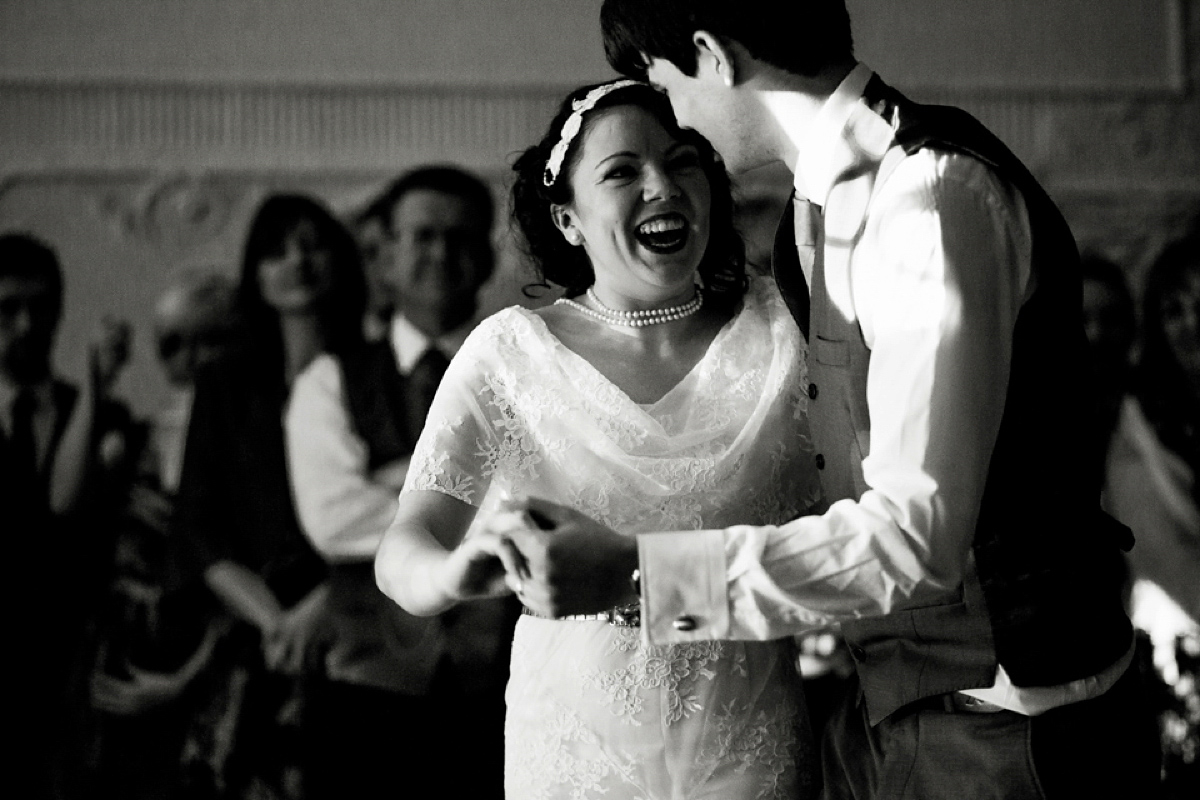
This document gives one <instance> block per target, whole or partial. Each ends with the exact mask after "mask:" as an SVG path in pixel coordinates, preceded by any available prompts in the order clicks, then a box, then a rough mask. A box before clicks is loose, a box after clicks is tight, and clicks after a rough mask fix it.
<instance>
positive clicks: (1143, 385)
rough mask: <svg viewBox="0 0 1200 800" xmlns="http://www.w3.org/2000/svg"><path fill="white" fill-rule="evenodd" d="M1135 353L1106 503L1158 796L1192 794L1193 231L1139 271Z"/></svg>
mask: <svg viewBox="0 0 1200 800" xmlns="http://www.w3.org/2000/svg"><path fill="white" fill-rule="evenodd" d="M1142 309H1143V316H1142V345H1141V357H1140V360H1139V363H1138V366H1137V369H1136V371H1135V374H1134V380H1133V393H1132V395H1131V396H1130V397H1128V398H1127V399H1126V400H1125V402H1124V404H1123V405H1122V407H1121V410H1120V420H1119V423H1118V427H1117V431H1116V434H1115V435H1114V438H1113V443H1112V449H1111V451H1110V453H1109V460H1108V474H1107V485H1106V487H1105V497H1106V501H1107V503H1108V505H1109V507H1110V508H1111V510H1112V512H1113V513H1114V514H1115V515H1116V516H1117V518H1118V519H1120V520H1121V521H1122V522H1124V523H1125V524H1127V525H1129V526H1130V528H1132V529H1133V533H1134V536H1135V538H1136V541H1137V543H1136V545H1135V546H1134V548H1133V550H1131V551H1130V553H1129V564H1130V569H1131V572H1132V578H1133V587H1132V596H1131V599H1130V604H1131V617H1132V619H1133V623H1134V625H1135V626H1136V627H1137V628H1139V629H1141V630H1142V631H1145V632H1146V634H1147V637H1148V639H1149V642H1150V645H1151V647H1152V659H1153V662H1154V668H1155V670H1156V672H1157V673H1158V675H1159V678H1160V679H1161V683H1162V689H1161V691H1160V693H1159V697H1158V699H1159V704H1160V705H1159V712H1160V723H1161V729H1162V734H1163V758H1164V761H1163V764H1164V784H1165V788H1166V791H1167V793H1168V796H1169V797H1172V798H1174V797H1179V798H1182V797H1195V796H1196V792H1197V790H1198V789H1200V684H1197V680H1198V679H1200V484H1198V482H1197V474H1198V470H1200V232H1193V233H1192V234H1190V235H1189V236H1186V237H1184V238H1183V239H1182V240H1180V241H1177V242H1175V243H1174V244H1172V245H1170V246H1168V247H1167V248H1166V250H1165V251H1164V252H1163V254H1162V255H1161V256H1160V257H1159V259H1158V260H1157V261H1156V262H1155V264H1154V265H1153V267H1152V268H1151V269H1150V271H1149V273H1148V274H1147V277H1146V284H1145V290H1144V293H1143V297H1142Z"/></svg>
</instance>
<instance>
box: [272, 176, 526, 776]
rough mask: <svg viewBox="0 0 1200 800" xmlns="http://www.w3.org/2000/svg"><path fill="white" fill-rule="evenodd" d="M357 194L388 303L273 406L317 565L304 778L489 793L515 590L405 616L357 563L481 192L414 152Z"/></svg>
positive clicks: (466, 276)
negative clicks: (403, 776)
mask: <svg viewBox="0 0 1200 800" xmlns="http://www.w3.org/2000/svg"><path fill="white" fill-rule="evenodd" d="M371 209H372V210H371V211H370V213H369V214H368V215H367V216H365V217H364V218H363V219H365V220H371V221H375V222H381V223H382V224H384V225H386V232H387V235H388V239H389V241H388V242H387V243H386V246H379V247H378V249H376V250H375V251H374V252H373V257H375V258H377V259H378V260H377V261H376V266H375V269H376V270H377V272H376V274H375V280H376V284H377V287H379V286H383V287H387V288H388V289H390V296H389V297H388V298H387V301H386V302H380V303H378V305H377V307H380V308H382V307H390V308H394V309H395V313H394V315H393V316H391V319H390V322H389V324H388V326H387V328H386V331H385V335H384V336H383V337H382V338H381V339H380V340H378V341H373V342H371V343H369V344H366V345H364V346H362V347H359V348H354V349H346V350H343V351H341V352H340V353H336V354H334V353H331V354H328V355H322V356H319V357H318V358H316V359H315V360H314V361H313V363H312V364H310V365H309V367H308V369H306V370H305V371H304V372H303V373H301V374H300V376H299V377H298V378H297V379H296V382H295V385H294V386H293V389H292V396H291V400H290V402H289V406H288V411H287V422H286V428H287V443H288V457H289V468H290V474H291V476H292V481H293V488H294V494H295V497H296V506H297V510H298V511H299V515H300V521H301V523H302V527H303V529H304V532H305V533H306V534H307V535H308V537H309V539H310V540H311V541H312V543H313V545H314V546H315V547H316V549H317V550H318V551H319V552H320V553H321V554H322V555H323V556H324V557H325V558H326V560H327V561H328V562H329V564H330V570H331V576H330V579H329V582H328V594H327V595H326V596H325V601H326V602H325V610H324V617H325V619H324V629H323V634H322V637H321V639H322V644H323V646H324V649H323V656H324V657H323V667H324V672H325V677H326V680H325V681H323V682H321V683H319V684H317V685H316V686H312V687H311V690H310V693H309V712H310V713H309V717H308V720H309V725H308V727H307V729H306V730H307V733H308V734H309V735H310V743H311V758H310V759H309V760H308V763H309V765H310V778H311V781H310V783H309V786H310V788H311V789H312V792H313V793H312V797H314V798H334V797H369V796H376V795H377V794H380V793H381V792H383V791H384V789H385V787H390V786H392V785H393V784H394V782H395V780H396V778H397V775H398V774H400V773H410V774H411V773H413V772H418V771H420V772H424V773H426V774H428V775H430V776H431V777H434V779H435V780H436V781H437V786H438V790H439V792H440V793H442V794H444V796H448V797H472V798H486V797H495V798H499V797H502V794H503V792H502V787H503V777H502V752H503V741H504V740H503V715H504V698H503V688H504V684H505V681H506V677H507V657H508V643H509V641H510V639H511V632H512V626H513V623H514V621H515V618H516V614H517V607H516V603H515V601H513V600H512V599H511V598H510V599H508V600H500V601H492V602H489V603H479V604H477V605H475V606H472V607H470V608H464V609H462V610H461V611H459V612H458V613H455V614H453V615H444V616H442V617H426V618H419V617H414V616H412V615H410V614H408V613H406V612H404V611H403V610H402V609H400V608H399V607H398V606H397V605H395V604H394V603H393V602H392V601H391V600H389V599H388V598H387V597H385V596H384V595H383V594H382V593H381V592H380V591H379V589H378V588H377V586H376V585H375V579H374V575H373V572H372V563H373V560H374V556H375V551H376V549H377V548H378V546H379V542H380V540H381V539H382V538H383V534H384V532H385V531H386V530H387V528H388V526H389V525H390V524H391V522H392V519H393V518H394V517H395V515H396V509H397V496H398V494H399V491H400V488H401V486H402V485H403V483H404V478H405V475H406V473H407V470H408V463H409V457H410V455H411V454H412V450H413V446H414V445H415V444H416V441H417V438H418V437H419V436H420V433H421V429H422V427H423V426H424V423H425V416H426V413H427V412H428V409H429V403H430V401H431V400H432V398H433V392H434V390H436V388H437V386H438V383H439V381H440V380H441V376H442V373H443V372H444V371H445V368H446V366H447V364H448V363H449V360H450V357H451V356H453V355H454V353H455V352H456V351H457V349H458V347H459V345H461V344H462V341H463V339H464V338H465V337H466V335H467V333H468V332H469V331H470V330H471V329H472V327H473V326H474V322H475V317H476V305H477V295H478V292H479V290H480V289H481V288H482V287H483V285H484V284H485V283H486V282H487V281H488V279H489V278H490V277H491V274H492V266H493V263H494V256H493V250H492V243H491V229H492V222H493V214H494V212H493V207H492V198H491V195H490V192H489V190H488V188H487V186H486V185H485V184H484V183H483V182H482V181H480V180H479V179H478V178H476V177H475V176H473V175H470V174H468V173H465V172H462V171H461V170H458V169H455V168H452V167H425V168H419V169H416V170H414V171H412V172H410V173H408V174H406V175H404V176H403V177H401V178H400V179H399V180H397V181H396V182H395V183H394V184H393V185H392V186H390V187H389V188H388V189H387V190H385V191H384V192H383V194H382V195H381V196H380V198H379V199H378V200H377V201H376V202H374V203H373V204H372V206H371ZM371 224H375V223H374V222H372V223H371ZM359 230H360V232H361V231H362V230H363V227H362V225H360V228H359ZM361 243H362V239H361V237H360V244H361ZM364 249H367V250H368V252H371V251H370V246H367V247H364Z"/></svg>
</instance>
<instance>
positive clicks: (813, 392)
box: [808, 383, 819, 400]
mask: <svg viewBox="0 0 1200 800" xmlns="http://www.w3.org/2000/svg"><path fill="white" fill-rule="evenodd" d="M818 394H819V392H818V390H817V385H816V384H815V383H810V384H809V385H808V399H809V400H816V399H817V395H818Z"/></svg>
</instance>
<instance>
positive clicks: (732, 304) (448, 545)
mask: <svg viewBox="0 0 1200 800" xmlns="http://www.w3.org/2000/svg"><path fill="white" fill-rule="evenodd" d="M514 169H515V171H516V173H517V177H516V183H515V186H514V188H513V214H514V217H515V219H516V221H517V223H518V224H519V226H520V228H521V232H522V233H523V235H524V239H525V242H526V244H527V246H528V247H527V249H528V251H529V253H530V255H531V256H532V257H533V260H534V262H535V263H536V265H537V266H538V268H539V269H540V271H541V275H542V277H543V279H544V280H545V281H548V282H551V283H554V284H557V285H559V286H561V287H563V288H564V290H565V293H564V296H563V299H560V300H558V301H557V302H556V303H554V304H552V305H550V306H547V307H545V308H541V309H539V310H536V311H529V310H526V309H523V308H520V307H512V308H508V309H505V310H503V311H501V312H499V313H497V314H495V315H493V316H491V317H490V318H488V319H487V320H485V321H484V322H483V323H482V324H481V325H480V326H479V327H478V328H477V329H476V330H475V331H474V333H473V334H472V335H471V336H470V338H469V339H468V340H467V342H466V344H465V345H464V347H463V348H462V350H461V351H460V352H459V353H458V355H457V356H456V357H455V359H454V361H453V363H452V364H451V366H450V369H449V371H448V372H447V373H446V377H445V378H444V379H443V382H442V385H441V387H440V389H439V391H438V394H437V397H436V399H435V401H434V405H433V408H432V409H431V411H430V415H429V419H428V421H427V423H426V426H425V431H424V434H423V435H422V437H421V440H420V442H419V444H418V446H417V448H416V451H415V452H414V453H413V456H412V461H411V466H410V467H409V472H408V476H407V481H406V483H405V486H404V490H403V492H402V494H401V496H400V508H399V511H398V513H397V515H396V519H395V522H394V523H393V525H392V527H391V529H390V530H389V531H388V533H387V535H386V536H385V538H384V541H383V543H382V545H381V547H380V549H379V552H378V555H377V558H376V576H377V579H378V582H379V585H380V588H381V589H382V590H383V591H384V592H385V593H386V594H388V595H389V596H390V597H391V598H393V599H394V600H396V601H397V602H398V603H399V604H400V605H402V606H403V607H404V608H405V609H407V610H408V611H410V612H412V613H416V614H435V613H440V612H442V611H444V610H446V609H448V608H450V607H451V606H453V605H455V604H457V603H459V602H462V601H464V600H468V599H471V598H474V597H480V596H487V595H494V594H499V593H503V592H506V591H508V589H507V588H506V583H505V581H506V568H507V573H508V575H509V577H508V578H507V580H508V581H509V582H511V583H512V584H516V583H517V581H515V580H514V578H513V577H511V576H513V575H515V574H516V573H517V571H518V570H519V563H518V562H519V554H518V553H517V552H516V551H515V549H514V548H513V547H512V545H511V543H509V542H507V541H506V540H505V539H504V538H503V537H502V536H500V535H497V534H493V533H489V532H488V531H487V530H486V528H487V526H486V525H484V524H475V525H472V523H473V522H474V521H475V519H476V515H477V512H478V511H480V510H481V509H483V510H486V511H494V510H497V509H501V508H502V505H503V503H502V498H503V497H504V496H505V495H506V494H508V495H512V496H518V495H537V496H540V497H543V498H547V499H552V500H555V501H557V502H560V503H566V504H568V505H571V506H573V507H575V508H577V509H578V510H580V511H582V512H584V513H586V514H588V515H590V516H593V517H595V518H597V519H601V520H603V521H604V522H605V523H606V524H608V525H610V526H611V527H613V528H615V529H617V530H621V531H625V532H628V533H631V534H632V533H638V532H647V531H656V530H676V529H680V528H694V529H702V528H714V527H722V526H726V525H731V524H735V523H751V524H769V523H772V522H776V523H777V522H783V521H785V520H789V519H793V518H794V517H796V516H797V515H798V514H801V513H804V511H805V510H806V508H808V507H809V506H811V505H813V504H815V503H816V502H817V501H818V495H819V485H818V481H817V479H816V473H815V471H814V468H813V467H812V464H813V456H812V452H811V446H810V444H809V439H808V436H807V427H806V425H807V423H806V418H805V408H806V405H805V404H806V396H805V394H804V392H803V391H802V390H803V389H804V387H805V385H806V381H805V376H804V358H803V351H802V348H803V347H804V343H803V341H802V339H801V338H800V335H799V333H798V331H797V329H796V326H795V325H794V324H793V323H792V320H791V318H790V316H789V314H788V311H787V308H786V307H785V305H784V303H783V300H782V299H781V297H780V295H779V294H778V292H777V290H776V288H775V286H774V284H773V283H772V282H770V281H769V280H768V279H765V278H758V277H756V278H752V279H748V278H747V277H746V273H745V271H744V267H743V259H742V244H741V241H740V239H739V238H738V236H737V233H736V232H735V231H734V228H733V223H732V200H731V196H730V188H729V182H728V178H727V177H726V175H725V173H724V170H723V168H722V166H721V164H720V162H719V161H717V160H716V158H715V156H714V153H713V150H712V148H711V147H710V146H709V145H708V143H707V142H706V141H704V140H703V139H702V138H701V137H700V136H698V135H697V134H695V133H692V132H689V131H683V130H681V129H680V128H679V127H678V126H677V125H676V124H675V121H674V117H673V116H672V114H671V108H670V105H669V103H668V101H667V99H666V98H665V97H664V96H662V95H660V94H659V93H658V92H656V91H655V90H653V89H652V88H650V87H649V86H647V85H646V84H642V83H638V82H634V81H629V80H619V81H614V82H609V83H604V84H599V85H597V86H590V87H583V88H581V89H578V90H576V91H575V92H573V93H572V94H571V95H570V96H568V97H567V98H566V100H565V101H564V102H563V105H562V107H561V109H560V111H559V113H558V115H557V116H556V117H555V119H554V120H553V122H552V123H551V125H550V129H549V131H548V132H547V134H546V137H545V138H544V139H543V141H542V142H541V143H540V144H538V145H535V146H534V147H532V148H530V149H529V150H527V151H526V152H525V153H524V154H523V155H522V156H521V158H520V159H519V160H518V161H517V162H516V164H515V167H514ZM479 516H480V523H482V522H483V519H484V517H485V515H483V514H480V515H479ZM468 529H469V530H468ZM518 591H519V590H518ZM506 699H507V706H508V711H507V720H506V727H505V791H506V794H507V796H508V797H510V798H522V799H524V798H575V799H576V800H578V799H580V798H601V797H603V798H605V800H616V799H617V798H629V799H630V800H633V799H634V798H638V799H641V798H646V799H649V798H661V799H662V800H668V799H670V800H675V799H676V798H701V797H704V798H727V799H728V798H732V799H734V800H736V799H738V798H784V797H787V798H796V797H808V796H809V795H810V794H811V793H812V792H813V790H814V789H813V781H812V777H811V776H812V775H813V774H814V770H815V766H816V763H815V761H816V759H815V753H814V752H813V750H812V740H811V733H810V731H809V728H808V722H807V717H806V715H805V709H804V700H803V695H802V693H801V691H800V688H799V682H798V678H797V674H796V670H795V668H794V654H793V652H792V649H791V642H790V640H788V641H776V642H693V643H689V644H686V645H674V646H665V647H652V646H648V645H646V644H644V643H643V641H642V637H641V636H640V630H639V628H638V616H637V606H636V605H635V606H632V607H629V608H623V609H613V610H612V611H610V612H608V613H607V614H604V615H594V616H590V617H568V618H560V619H545V618H540V617H537V616H534V615H533V614H531V613H529V612H527V613H526V615H524V616H522V618H521V620H520V622H519V623H518V626H517V629H516V633H515V638H514V641H513V650H512V668H511V678H510V681H509V685H508V689H507V694H506ZM463 724H470V723H469V721H466V720H464V723H463Z"/></svg>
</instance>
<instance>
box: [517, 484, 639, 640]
mask: <svg viewBox="0 0 1200 800" xmlns="http://www.w3.org/2000/svg"><path fill="white" fill-rule="evenodd" d="M509 509H510V510H511V511H513V512H515V513H514V514H513V515H512V517H510V519H512V520H514V521H515V522H516V524H514V525H513V526H512V527H511V528H509V529H508V530H507V531H505V533H506V535H507V536H508V537H509V538H511V539H512V541H513V543H514V544H516V546H517V549H518V550H520V551H521V554H522V556H524V560H525V564H526V572H527V577H526V578H525V580H524V581H523V582H522V585H521V592H520V598H521V601H522V602H523V603H525V605H526V606H527V607H528V608H529V609H531V610H532V611H535V612H537V613H538V614H542V615H543V616H548V617H561V616H565V615H567V614H597V613H600V612H602V611H606V610H608V609H610V608H614V607H616V606H621V605H627V604H629V603H636V602H637V601H638V595H637V593H636V592H635V591H634V589H633V584H632V582H631V580H630V578H631V576H632V574H633V570H634V569H635V568H636V567H637V565H638V552H637V541H636V540H635V539H634V538H633V537H632V536H622V535H621V534H619V533H617V532H616V531H614V530H612V529H611V528H607V527H605V526H604V525H601V524H600V523H598V522H596V521H595V520H593V519H591V518H589V517H587V516H584V515H583V514H580V513H579V512H578V511H575V510H574V509H571V508H567V507H566V506H560V505H558V504H556V503H550V502H548V501H545V500H539V499H537V498H529V499H527V500H524V501H514V502H513V503H511V504H510V506H509Z"/></svg>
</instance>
